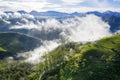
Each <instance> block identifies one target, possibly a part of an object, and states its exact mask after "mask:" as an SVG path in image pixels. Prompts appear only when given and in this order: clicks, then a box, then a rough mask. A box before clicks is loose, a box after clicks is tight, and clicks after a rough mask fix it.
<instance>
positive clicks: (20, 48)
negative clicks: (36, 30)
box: [0, 32, 41, 58]
mask: <svg viewBox="0 0 120 80" xmlns="http://www.w3.org/2000/svg"><path fill="white" fill-rule="evenodd" d="M40 44H41V42H40V40H38V39H35V38H33V37H29V36H27V35H24V34H20V33H13V32H7V33H0V58H4V57H6V56H12V55H15V54H16V53H21V52H25V51H29V50H32V49H34V48H36V47H38V46H39V45H40Z"/></svg>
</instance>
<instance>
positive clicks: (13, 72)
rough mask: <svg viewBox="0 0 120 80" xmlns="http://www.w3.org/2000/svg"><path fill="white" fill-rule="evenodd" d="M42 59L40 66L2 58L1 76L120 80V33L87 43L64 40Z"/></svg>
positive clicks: (9, 79)
mask: <svg viewBox="0 0 120 80" xmlns="http://www.w3.org/2000/svg"><path fill="white" fill-rule="evenodd" d="M0 50H1V51H4V52H5V51H6V49H4V48H2V47H1V48H0ZM43 58H44V61H43V62H41V63H39V64H37V65H32V64H29V63H23V62H16V61H14V62H9V61H5V60H0V64H1V65H0V74H1V75H0V79H2V80H16V79H17V80H22V79H24V80H120V34H114V35H112V36H110V37H105V38H103V39H101V40H98V41H95V42H92V43H91V42H88V43H86V44H82V43H73V42H71V43H67V44H65V43H64V42H63V44H62V45H61V46H59V47H58V48H56V49H55V50H53V51H51V52H50V53H49V54H45V55H44V56H43Z"/></svg>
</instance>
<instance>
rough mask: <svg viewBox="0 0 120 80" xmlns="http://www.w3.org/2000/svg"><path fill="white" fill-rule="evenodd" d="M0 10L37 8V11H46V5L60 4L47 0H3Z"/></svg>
mask: <svg viewBox="0 0 120 80" xmlns="http://www.w3.org/2000/svg"><path fill="white" fill-rule="evenodd" d="M0 4H1V5H0V10H2V11H7V10H8V11H10V10H12V11H17V10H25V11H28V12H30V11H32V10H36V11H46V10H44V9H43V8H44V7H46V6H47V7H48V8H49V7H57V6H59V5H56V4H52V3H48V2H45V1H42V2H36V1H34V2H27V1H26V2H25V1H21V2H18V1H17V2H10V1H3V2H0Z"/></svg>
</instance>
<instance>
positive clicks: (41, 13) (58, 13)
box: [4, 10, 120, 17]
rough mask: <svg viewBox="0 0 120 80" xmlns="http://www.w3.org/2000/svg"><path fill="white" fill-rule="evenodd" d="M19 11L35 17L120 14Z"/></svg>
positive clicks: (117, 13)
mask: <svg viewBox="0 0 120 80" xmlns="http://www.w3.org/2000/svg"><path fill="white" fill-rule="evenodd" d="M17 12H18V13H20V14H31V15H33V16H35V17H38V16H49V17H63V16H64V17H67V16H85V15H86V14H94V15H97V16H102V17H107V16H110V15H115V16H120V12H113V11H106V12H98V11H91V12H84V13H82V12H73V13H65V12H57V11H46V12H38V11H34V10H33V11H31V12H26V11H24V10H19V11H17ZM4 13H6V14H8V13H11V14H13V13H14V12H13V11H5V12H4Z"/></svg>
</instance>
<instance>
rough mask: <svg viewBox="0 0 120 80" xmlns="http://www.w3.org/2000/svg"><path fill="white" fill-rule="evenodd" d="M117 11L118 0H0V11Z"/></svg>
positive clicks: (118, 9)
mask: <svg viewBox="0 0 120 80" xmlns="http://www.w3.org/2000/svg"><path fill="white" fill-rule="evenodd" d="M7 10H12V11H17V10H25V11H28V12H30V11H32V10H36V11H40V12H43V11H49V10H53V11H61V12H76V11H77V12H86V11H106V10H112V11H119V12H120V0H0V11H7Z"/></svg>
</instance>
